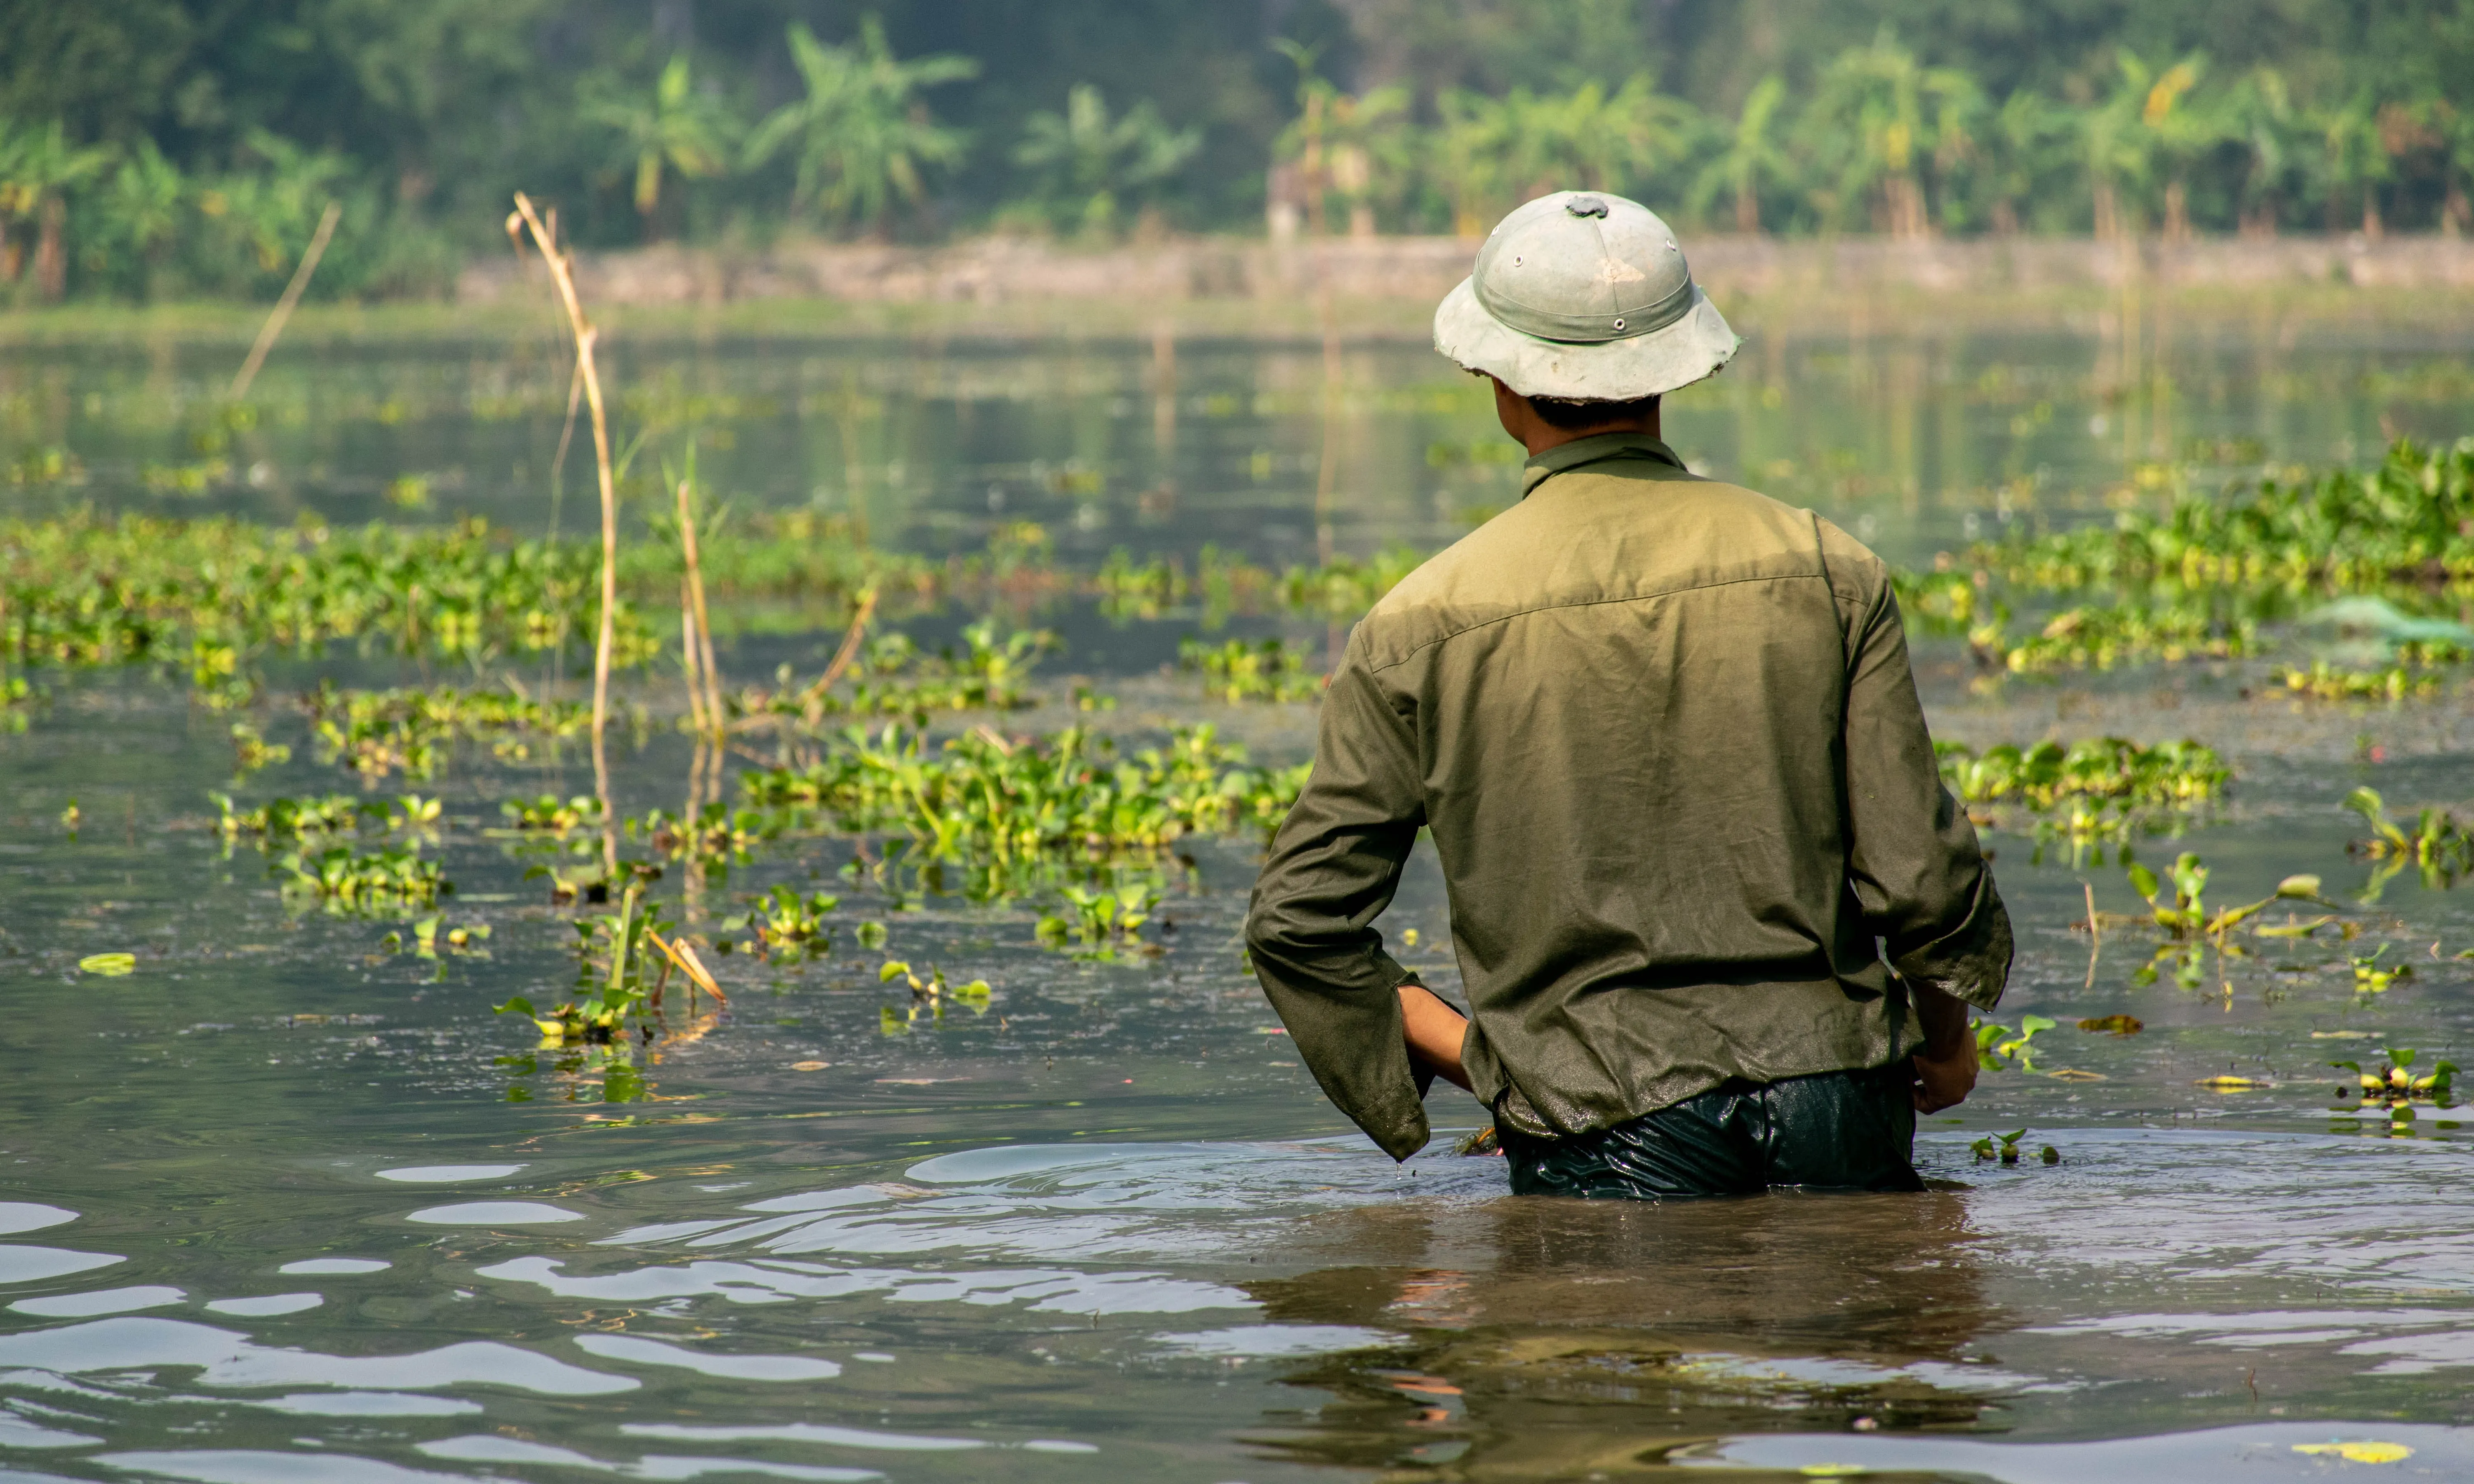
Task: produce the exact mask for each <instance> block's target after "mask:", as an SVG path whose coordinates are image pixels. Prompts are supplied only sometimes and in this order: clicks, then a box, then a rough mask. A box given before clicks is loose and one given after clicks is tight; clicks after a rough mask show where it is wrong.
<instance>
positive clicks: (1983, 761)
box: [1933, 737, 2233, 839]
mask: <svg viewBox="0 0 2474 1484" xmlns="http://www.w3.org/2000/svg"><path fill="white" fill-rule="evenodd" d="M1933 753H1934V755H1935V757H1936V758H1937V759H1938V760H1939V762H1940V765H1941V775H1942V780H1943V781H1944V782H1945V783H1947V784H1948V785H1949V786H1950V788H1951V791H1952V792H1953V793H1954V794H1956V795H1957V796H1958V798H1959V800H1960V802H1963V803H1965V804H1966V805H1967V806H1968V812H1969V813H1970V814H1971V815H1972V816H1974V817H1975V818H1976V819H1977V823H1979V824H1984V825H1993V824H1997V823H1999V820H2000V813H1999V811H2000V810H2001V809H2003V808H2020V809H2024V810H2025V811H2027V812H2028V813H2029V814H2030V815H2031V816H2033V817H2034V819H2035V821H2036V827H2037V828H2038V830H2039V831H2045V830H2048V829H2050V830H2051V831H2053V832H2056V833H2062V834H2067V835H2069V836H2070V837H2071V838H2073V839H2096V838H2121V837H2123V836H2127V835H2128V834H2130V833H2131V832H2132V831H2133V830H2134V829H2136V828H2139V827H2141V826H2152V825H2155V824H2156V823H2157V822H2158V821H2159V820H2160V819H2162V820H2179V819H2181V818H2185V817H2188V816H2191V815H2194V814H2196V813H2198V812H2199V811H2201V810H2204V809H2205V808H2207V807H2208V806H2209V805H2211V804H2212V803H2214V802H2216V801H2217V800H2218V799H2219V798H2221V797H2222V796H2223V793H2224V789H2225V785H2226V783H2227V782H2228V781H2229V780H2230V779H2231V778H2232V777H2233V770H2232V769H2231V768H2229V767H2227V766H2226V764H2225V760H2224V758H2223V757H2222V756H2221V755H2219V754H2218V753H2217V751H2216V749H2214V748H2211V747H2208V746H2206V745H2204V744H2202V743H2199V742H2196V741H2192V740H2188V739H2185V740H2183V741H2179V742H2160V743H2157V744H2155V745H2154V746H2142V745H2140V744H2139V743H2136V742H2133V741H2131V740H2130V739H2128V738H2127V737H2084V738H2081V739H2080V740H2078V741H2076V742H2073V743H2071V744H2069V745H2068V746H2064V745H2063V744H2062V743H2059V742H2054V741H2046V742H2039V743H2037V744H2035V745H2034V746H2032V747H2027V748H2021V747H2018V746H2015V745H2012V744H2009V743H2003V744H2001V745H1999V746H1995V747H1989V748H1986V749H1985V750H1983V751H1982V752H1980V753H1979V752H1977V750H1975V749H1974V748H1971V747H1969V746H1968V745H1967V744H1965V743H1963V742H1936V743H1935V744H1933Z"/></svg>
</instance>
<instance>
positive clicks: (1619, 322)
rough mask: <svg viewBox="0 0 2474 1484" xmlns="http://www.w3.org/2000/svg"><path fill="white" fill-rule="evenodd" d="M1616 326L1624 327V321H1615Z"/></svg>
mask: <svg viewBox="0 0 2474 1484" xmlns="http://www.w3.org/2000/svg"><path fill="white" fill-rule="evenodd" d="M1615 328H1617V329H1622V328H1623V322H1622V321H1621V320H1617V321H1616V322H1615Z"/></svg>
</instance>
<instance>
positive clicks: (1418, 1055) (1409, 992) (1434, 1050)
mask: <svg viewBox="0 0 2474 1484" xmlns="http://www.w3.org/2000/svg"><path fill="white" fill-rule="evenodd" d="M1400 1031H1401V1039H1402V1040H1404V1041H1408V1043H1409V1060H1410V1061H1412V1062H1415V1063H1417V1064H1418V1065H1419V1067H1421V1068H1423V1069H1424V1070H1425V1071H1427V1072H1428V1073H1430V1074H1432V1075H1434V1076H1437V1077H1441V1078H1443V1080H1444V1081H1445V1082H1448V1083H1450V1084H1451V1085H1452V1086H1453V1087H1456V1088H1458V1089H1461V1090H1462V1091H1464V1092H1467V1091H1468V1090H1469V1077H1468V1073H1467V1071H1466V1070H1464V1069H1463V1068H1462V1066H1461V1042H1462V1041H1464V1040H1466V1039H1467V1036H1468V1017H1467V1016H1464V1015H1462V1014H1461V1013H1460V1012H1459V1011H1457V1010H1454V1009H1453V1008H1452V1007H1451V1006H1449V1005H1447V1004H1444V1003H1443V1000H1442V999H1441V998H1440V997H1439V996H1437V994H1436V993H1435V992H1434V991H1432V990H1430V989H1428V988H1426V987H1425V986H1424V985H1422V984H1419V983H1416V982H1415V981H1412V982H1410V983H1408V984H1404V985H1402V986H1400Z"/></svg>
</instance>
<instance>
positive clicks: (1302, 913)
mask: <svg viewBox="0 0 2474 1484" xmlns="http://www.w3.org/2000/svg"><path fill="white" fill-rule="evenodd" d="M1425 818H1426V813H1425V799H1424V790H1423V787H1422V785H1421V783H1420V781H1419V768H1418V760H1417V746H1416V739H1415V737H1414V736H1413V735H1412V732H1411V730H1410V726H1409V723H1408V721H1407V719H1406V718H1404V717H1403V716H1402V715H1401V714H1400V713H1399V711H1397V710H1395V706H1394V703H1393V701H1392V699H1391V698H1389V697H1387V696H1386V695H1385V694H1384V692H1383V689H1382V687H1381V685H1380V683H1379V682H1377V680H1376V679H1375V677H1374V675H1373V674H1372V673H1371V672H1370V670H1369V668H1368V666H1367V663H1366V658H1365V655H1364V652H1363V650H1362V649H1361V647H1360V646H1359V645H1358V644H1357V643H1355V642H1354V641H1352V642H1351V643H1350V645H1349V646H1348V649H1347V651H1346V654H1345V655H1344V656H1343V658H1342V659H1341V664H1340V668H1339V670H1338V672H1337V673H1335V674H1334V675H1333V677H1332V681H1331V684H1330V686H1329V687H1328V688H1327V689H1326V690H1325V691H1324V693H1323V701H1322V734H1321V736H1320V738H1319V739H1318V741H1317V743H1316V746H1315V760H1314V769H1313V772H1312V773H1311V775H1310V776H1309V777H1308V778H1307V779H1306V785H1305V788H1304V789H1303V790H1302V791H1301V792H1300V793H1299V794H1298V802H1297V803H1296V804H1295V805H1294V806H1293V807H1291V809H1290V810H1289V816H1288V819H1287V820H1286V821H1285V822H1284V823H1283V824H1282V825H1281V826H1280V828H1279V831H1278V833H1277V834H1275V835H1274V836H1273V840H1272V852H1271V859H1270V861H1269V862H1267V863H1266V864H1265V866H1264V868H1263V874H1262V875H1261V877H1260V878H1259V879H1258V880H1257V881H1256V882H1255V885H1254V897H1253V903H1252V906H1251V908H1250V909H1249V912H1248V914H1247V920H1246V946H1247V950H1248V953H1249V957H1250V958H1251V960H1252V962H1253V967H1254V973H1255V976H1256V977H1257V978H1259V979H1260V980H1261V981H1262V984H1263V993H1264V994H1265V995H1267V996H1268V997H1269V998H1270V999H1271V1002H1272V1008H1273V1010H1274V1011H1276V1012H1277V1013H1278V1015H1279V1017H1280V1021H1281V1023H1282V1024H1284V1025H1286V1026H1287V1027H1288V1031H1289V1037H1290V1039H1291V1040H1292V1041H1295V1042H1296V1044H1297V1048H1298V1055H1300V1056H1301V1057H1303V1058H1304V1059H1305V1064H1306V1067H1307V1069H1308V1070H1310V1071H1312V1072H1313V1073H1314V1077H1315V1081H1316V1082H1317V1083H1319V1084H1321V1085H1322V1090H1323V1093H1324V1095H1325V1096H1327V1097H1329V1098H1330V1099H1331V1100H1332V1102H1333V1103H1334V1104H1335V1105H1337V1106H1338V1107H1339V1109H1340V1111H1341V1112H1342V1113H1346V1114H1347V1115H1348V1116H1349V1117H1350V1118H1351V1119H1352V1120H1354V1121H1355V1123H1356V1124H1357V1126H1358V1127H1359V1128H1361V1129H1364V1130H1365V1131H1366V1134H1367V1137H1370V1138H1371V1139H1373V1140H1374V1142H1375V1143H1376V1144H1378V1145H1380V1146H1381V1147H1382V1149H1383V1151H1384V1152H1385V1153H1387V1154H1389V1155H1391V1156H1392V1158H1394V1159H1395V1160H1405V1159H1407V1158H1408V1157H1409V1156H1411V1155H1413V1154H1415V1153H1417V1152H1418V1151H1419V1149H1420V1148H1422V1147H1424V1145H1425V1142H1426V1138H1427V1134H1428V1130H1427V1126H1426V1108H1425V1103H1424V1092H1425V1087H1426V1084H1427V1082H1428V1080H1429V1079H1427V1078H1425V1077H1421V1076H1419V1075H1418V1073H1417V1070H1416V1069H1415V1068H1414V1067H1413V1066H1412V1065H1411V1063H1410V1059H1409V1050H1408V1045H1407V1042H1406V1041H1404V1040H1403V1038H1402V1026H1401V1020H1400V996H1399V994H1398V993H1397V990H1398V988H1399V986H1400V985H1401V984H1403V983H1411V982H1415V976H1414V975H1412V974H1411V973H1410V972H1409V971H1408V970H1407V969H1403V968H1401V967H1400V965H1399V964H1398V963H1397V962H1395V960H1394V959H1393V957H1392V956H1391V955H1390V954H1388V953H1386V952H1384V951H1383V938H1382V935H1381V934H1380V933H1378V932H1376V931H1375V930H1374V927H1373V925H1372V924H1373V922H1374V920H1375V919H1376V918H1377V917H1379V916H1380V915H1381V914H1382V912H1383V909H1384V908H1386V907H1388V906H1390V905H1391V904H1392V896H1393V893H1394V892H1395V891H1397V890H1398V888H1399V885H1400V869H1401V866H1402V864H1403V863H1404V862H1406V861H1407V860H1408V858H1409V850H1410V848H1411V847H1412V846H1414V845H1415V844H1416V843H1417V840H1418V829H1419V826H1421V825H1423V824H1424V823H1425Z"/></svg>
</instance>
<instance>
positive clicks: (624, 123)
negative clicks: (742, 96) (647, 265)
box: [581, 52, 739, 242]
mask: <svg viewBox="0 0 2474 1484" xmlns="http://www.w3.org/2000/svg"><path fill="white" fill-rule="evenodd" d="M581 92H582V95H583V96H582V100H581V101H582V103H583V111H584V117H585V118H586V119H587V120H588V121H589V122H592V123H594V124H597V125H599V126H600V127H602V128H603V129H606V130H609V131H611V132H614V133H616V134H617V135H618V159H617V163H618V165H619V167H620V168H622V169H630V170H633V171H634V172H635V177H636V183H635V192H634V199H635V203H636V214H637V215H638V216H640V217H642V218H643V222H644V240H645V241H647V242H651V241H653V240H655V239H656V238H657V237H658V236H659V235H660V227H659V222H658V213H659V212H660V210H661V206H662V177H663V175H664V174H665V173H666V172H667V171H672V170H675V171H677V172H678V174H679V175H680V177H681V178H682V179H684V180H703V179H705V178H707V177H711V176H717V175H722V174H724V173H726V172H727V171H728V170H729V168H730V147H731V143H732V141H733V139H734V138H735V137H736V136H737V134H738V132H739V123H738V120H737V119H736V118H734V117H733V116H732V114H731V111H730V106H729V105H728V104H726V103H724V102H723V101H722V100H721V99H719V98H716V97H714V96H712V95H710V94H706V93H701V92H698V91H697V90H696V88H695V84H694V78H693V76H692V75H691V71H690V67H689V62H688V58H687V54H686V53H684V52H682V53H679V54H677V55H675V56H673V57H671V58H670V60H668V61H667V63H665V64H664V65H663V67H662V75H661V77H660V78H659V79H658V80H657V81H656V82H655V83H654V84H653V92H652V96H650V97H649V98H648V97H645V96H644V95H643V94H641V93H635V92H630V91H628V90H627V89H626V88H625V87H624V86H623V85H621V84H617V83H615V82H613V81H611V80H609V79H607V78H601V77H595V78H590V79H587V80H586V82H585V84H584V86H583V87H582V89H581Z"/></svg>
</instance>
